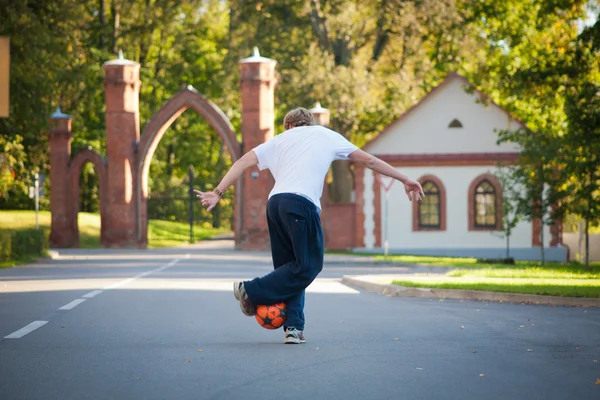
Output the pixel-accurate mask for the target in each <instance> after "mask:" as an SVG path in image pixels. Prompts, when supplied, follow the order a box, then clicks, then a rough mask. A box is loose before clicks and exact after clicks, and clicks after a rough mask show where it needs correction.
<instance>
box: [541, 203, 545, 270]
mask: <svg viewBox="0 0 600 400" xmlns="http://www.w3.org/2000/svg"><path fill="white" fill-rule="evenodd" d="M541 220H542V229H541V232H540V239H541V240H540V242H541V244H542V248H541V250H542V266H544V264H545V261H546V258H545V254H544V226H545V225H544V217H543V215H542V218H541Z"/></svg>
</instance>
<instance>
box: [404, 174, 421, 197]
mask: <svg viewBox="0 0 600 400" xmlns="http://www.w3.org/2000/svg"><path fill="white" fill-rule="evenodd" d="M404 191H405V192H406V195H407V196H408V200H410V201H413V200H417V201H421V196H423V197H425V193H424V192H423V188H422V187H421V184H420V183H419V182H417V181H413V180H410V179H409V180H407V181H406V182H404Z"/></svg>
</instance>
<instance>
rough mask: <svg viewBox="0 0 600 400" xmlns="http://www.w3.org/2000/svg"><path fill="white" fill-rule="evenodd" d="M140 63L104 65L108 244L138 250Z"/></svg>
mask: <svg viewBox="0 0 600 400" xmlns="http://www.w3.org/2000/svg"><path fill="white" fill-rule="evenodd" d="M139 76H140V64H138V63H136V62H133V61H129V60H125V59H123V56H122V54H120V55H119V59H117V60H113V61H108V62H106V63H105V64H104V91H105V98H106V154H107V159H108V168H107V171H108V174H107V175H108V185H107V186H108V190H107V191H108V193H107V196H106V200H107V205H106V221H104V222H105V227H106V228H105V245H106V246H107V247H121V248H123V247H138V243H137V237H136V218H137V214H136V210H135V207H136V205H135V197H134V193H135V187H134V185H135V181H136V168H135V162H136V157H135V155H136V154H135V151H136V146H137V142H138V141H139V139H140V116H139V92H140V86H141V82H140V80H139Z"/></svg>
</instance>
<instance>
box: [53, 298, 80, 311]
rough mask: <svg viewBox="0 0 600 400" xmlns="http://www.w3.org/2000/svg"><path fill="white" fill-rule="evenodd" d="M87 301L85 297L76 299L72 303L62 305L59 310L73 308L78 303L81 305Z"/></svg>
mask: <svg viewBox="0 0 600 400" xmlns="http://www.w3.org/2000/svg"><path fill="white" fill-rule="evenodd" d="M84 301H85V299H75V300H73V301H72V302H70V303H67V304H65V305H64V306H62V307H61V308H59V310H71V309H73V308H75V307H77V306H78V305H80V304H81V303H83V302H84Z"/></svg>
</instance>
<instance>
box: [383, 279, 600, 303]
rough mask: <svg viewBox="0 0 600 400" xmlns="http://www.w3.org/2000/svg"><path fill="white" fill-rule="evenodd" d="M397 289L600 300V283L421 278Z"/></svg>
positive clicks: (405, 280) (581, 280)
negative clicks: (407, 287)
mask: <svg viewBox="0 0 600 400" xmlns="http://www.w3.org/2000/svg"><path fill="white" fill-rule="evenodd" d="M393 283H394V284H395V285H400V286H409V287H426V288H440V289H462V290H485V291H490V292H508V293H524V294H539V295H548V296H566V297H591V298H600V279H527V278H521V279H509V278H479V279H476V278H472V279H464V277H461V278H442V279H421V278H418V277H415V278H411V279H402V280H395V281H393Z"/></svg>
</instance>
